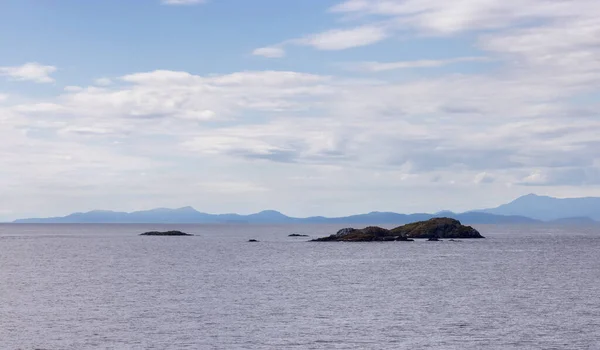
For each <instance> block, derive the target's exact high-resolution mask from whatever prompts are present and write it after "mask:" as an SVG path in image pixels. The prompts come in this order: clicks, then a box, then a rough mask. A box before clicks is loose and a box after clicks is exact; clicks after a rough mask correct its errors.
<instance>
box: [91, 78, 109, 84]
mask: <svg viewBox="0 0 600 350" xmlns="http://www.w3.org/2000/svg"><path fill="white" fill-rule="evenodd" d="M112 83H113V82H112V80H111V79H109V78H98V79H96V80H94V84H95V85H98V86H109V85H112Z"/></svg>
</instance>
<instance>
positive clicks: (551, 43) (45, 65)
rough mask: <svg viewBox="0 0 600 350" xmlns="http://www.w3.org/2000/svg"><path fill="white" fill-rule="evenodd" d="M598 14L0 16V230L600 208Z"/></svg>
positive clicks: (535, 1)
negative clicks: (129, 219)
mask: <svg viewBox="0 0 600 350" xmlns="http://www.w3.org/2000/svg"><path fill="white" fill-rule="evenodd" d="M598 15H600V3H598V2H597V1H596V0H575V1H567V0H522V1H516V0H487V1H478V2H475V1H457V2H447V1H441V0H420V1H416V0H347V1H342V0H330V1H329V0H327V1H325V0H318V1H317V0H303V1H276V0H251V1H250V0H249V1H240V0H235V1H234V0H207V1H194V0H170V1H161V0H143V1H142V0H139V1H117V0H107V1H79V0H57V1H41V0H5V1H3V2H1V3H0V53H1V54H0V122H1V124H0V138H1V139H2V143H0V156H1V157H0V162H1V163H0V167H1V169H2V171H1V172H0V220H9V219H13V218H17V217H23V216H31V215H61V214H67V213H69V212H72V211H80V210H92V209H99V208H100V209H114V210H126V211H130V210H138V209H147V208H152V207H162V206H165V207H181V206H187V205H192V206H194V207H196V208H197V209H199V210H202V211H207V212H234V211H235V212H242V213H250V212H255V211H259V210H262V209H278V210H281V211H283V212H285V213H287V214H290V215H297V216H305V215H345V214H351V213H357V212H365V211H372V210H389V211H398V212H417V211H437V210H442V209H451V210H457V211H460V210H466V209H471V208H478V207H486V206H494V205H497V204H500V203H502V202H505V201H508V200H511V199H513V198H514V197H516V196H518V195H521V194H526V193H530V192H536V193H539V194H548V195H554V196H562V197H564V196H585V195H600V188H599V186H598V185H599V184H600V151H598V150H599V149H600V148H599V147H598V146H600V144H599V142H598V141H597V139H598V136H597V135H600V121H599V120H598V115H597V110H598V108H597V107H598V102H597V101H598V99H597V97H598V90H599V89H598V88H599V84H600V61H599V60H598V57H600V49H599V47H600V45H599V44H600V24H599V23H598V21H597V17H598Z"/></svg>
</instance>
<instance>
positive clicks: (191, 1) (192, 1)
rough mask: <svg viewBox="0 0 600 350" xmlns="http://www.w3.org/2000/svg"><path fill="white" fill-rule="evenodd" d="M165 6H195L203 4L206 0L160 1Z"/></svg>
mask: <svg viewBox="0 0 600 350" xmlns="http://www.w3.org/2000/svg"><path fill="white" fill-rule="evenodd" d="M162 3H163V4H165V5H196V4H204V3H206V0H162Z"/></svg>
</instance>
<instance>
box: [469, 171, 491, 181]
mask: <svg viewBox="0 0 600 350" xmlns="http://www.w3.org/2000/svg"><path fill="white" fill-rule="evenodd" d="M473 182H475V183H476V184H489V183H492V182H494V177H493V176H492V175H490V174H488V173H486V172H482V173H479V174H477V175H475V178H474V179H473Z"/></svg>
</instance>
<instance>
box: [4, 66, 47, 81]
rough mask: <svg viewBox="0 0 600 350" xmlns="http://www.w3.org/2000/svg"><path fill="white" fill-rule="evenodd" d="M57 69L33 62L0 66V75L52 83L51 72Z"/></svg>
mask: <svg viewBox="0 0 600 350" xmlns="http://www.w3.org/2000/svg"><path fill="white" fill-rule="evenodd" d="M56 70H57V68H56V67H54V66H44V65H42V64H39V63H36V62H31V63H25V64H24V65H22V66H12V67H0V76H7V77H9V78H11V79H14V80H19V81H33V82H36V83H52V82H54V79H53V78H52V77H50V74H52V73H54V72H55V71H56Z"/></svg>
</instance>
